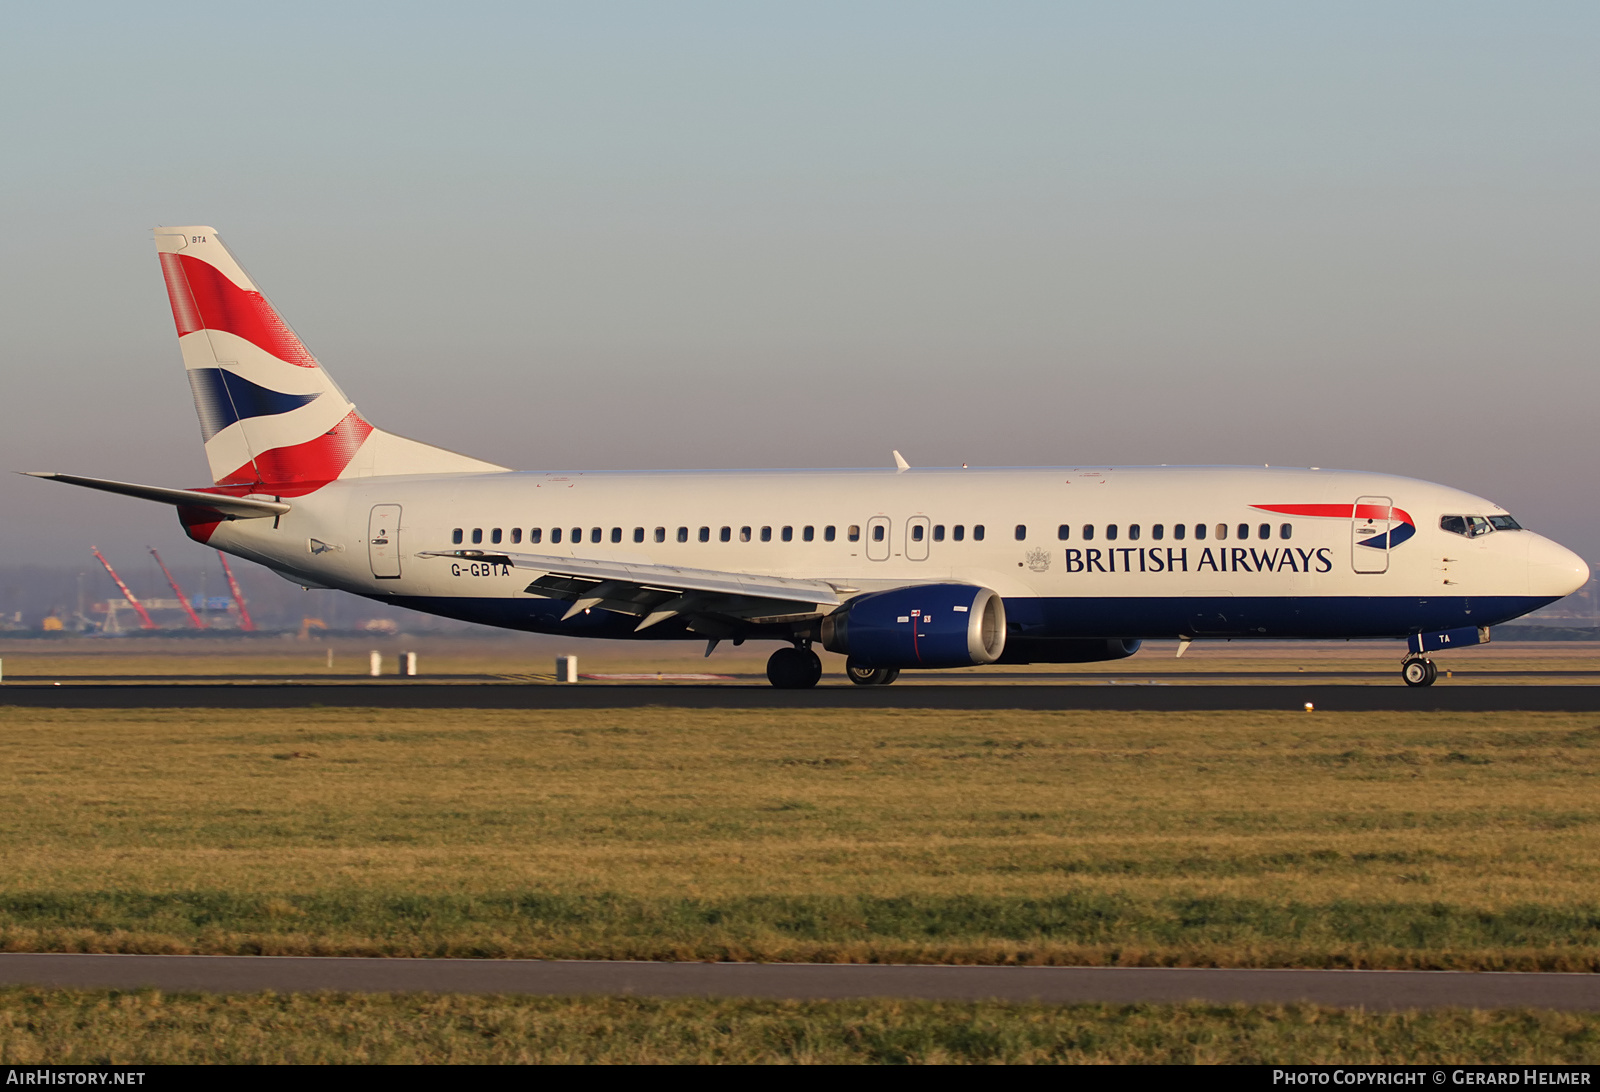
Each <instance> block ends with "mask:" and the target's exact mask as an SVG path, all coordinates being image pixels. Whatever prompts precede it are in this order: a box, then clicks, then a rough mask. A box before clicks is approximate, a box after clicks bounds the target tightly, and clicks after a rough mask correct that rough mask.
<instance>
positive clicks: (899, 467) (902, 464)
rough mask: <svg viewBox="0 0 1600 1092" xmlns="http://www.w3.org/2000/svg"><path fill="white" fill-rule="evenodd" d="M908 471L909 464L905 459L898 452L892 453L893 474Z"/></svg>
mask: <svg viewBox="0 0 1600 1092" xmlns="http://www.w3.org/2000/svg"><path fill="white" fill-rule="evenodd" d="M910 469H911V464H910V463H908V462H906V457H905V456H904V455H902V454H900V453H899V452H898V451H896V452H894V472H895V473H896V474H899V473H900V472H901V471H904V470H910Z"/></svg>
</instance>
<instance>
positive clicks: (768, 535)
mask: <svg viewBox="0 0 1600 1092" xmlns="http://www.w3.org/2000/svg"><path fill="white" fill-rule="evenodd" d="M761 541H762V542H771V541H772V528H771V527H763V528H761Z"/></svg>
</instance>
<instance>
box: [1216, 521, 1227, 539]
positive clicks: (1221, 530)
mask: <svg viewBox="0 0 1600 1092" xmlns="http://www.w3.org/2000/svg"><path fill="white" fill-rule="evenodd" d="M1227 537H1228V525H1227V524H1226V523H1219V524H1217V541H1218V542H1221V541H1222V540H1223V539H1225V538H1227Z"/></svg>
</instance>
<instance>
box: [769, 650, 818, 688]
mask: <svg viewBox="0 0 1600 1092" xmlns="http://www.w3.org/2000/svg"><path fill="white" fill-rule="evenodd" d="M821 678H822V658H821V657H820V656H818V655H817V654H816V653H815V652H812V651H811V650H810V649H809V648H795V647H790V648H780V649H778V651H776V652H774V653H773V654H772V656H771V658H769V659H768V660H767V681H768V682H770V683H771V684H772V685H773V686H775V687H777V688H778V689H779V690H808V689H810V688H811V687H813V686H816V685H817V681H818V680H819V679H821Z"/></svg>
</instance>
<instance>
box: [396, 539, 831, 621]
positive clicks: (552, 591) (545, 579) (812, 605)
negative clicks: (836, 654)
mask: <svg viewBox="0 0 1600 1092" xmlns="http://www.w3.org/2000/svg"><path fill="white" fill-rule="evenodd" d="M421 556H423V557H449V558H457V559H460V560H464V561H486V562H490V563H491V564H499V565H507V566H510V567H512V568H517V569H527V570H529V571H530V572H533V573H536V574H537V575H535V576H534V578H533V580H532V581H531V582H530V583H529V584H528V587H527V590H528V591H529V592H530V593H532V594H534V595H543V596H548V597H549V598H552V599H562V600H567V601H570V602H571V603H572V604H573V610H572V611H571V612H570V613H572V614H575V613H578V612H580V611H583V610H589V609H595V608H599V609H602V610H610V611H616V612H618V613H621V614H631V615H634V616H635V617H638V618H640V619H642V621H641V622H640V624H639V627H638V628H639V629H645V628H647V627H649V626H652V625H655V624H657V623H658V622H662V621H665V620H666V619H667V618H670V617H672V616H673V615H677V614H684V615H694V616H702V617H703V616H706V615H720V616H722V617H725V618H738V619H741V620H744V621H751V622H755V621H763V622H764V621H779V620H790V619H800V618H807V617H815V616H816V615H818V614H824V613H826V612H827V611H828V610H829V609H830V608H832V607H836V606H838V605H839V603H840V602H841V600H840V598H839V589H837V588H836V587H835V586H834V585H832V584H830V583H828V582H827V581H826V580H810V579H804V578H800V577H788V576H766V575H759V574H752V573H732V572H721V571H718V570H715V569H686V568H681V567H679V566H676V565H650V564H645V563H640V562H627V561H603V560H598V559H593V558H583V557H556V556H553V555H546V554H514V553H502V552H500V551H498V550H493V551H491V550H429V551H425V552H424V553H423V554H422V555H421Z"/></svg>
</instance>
